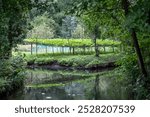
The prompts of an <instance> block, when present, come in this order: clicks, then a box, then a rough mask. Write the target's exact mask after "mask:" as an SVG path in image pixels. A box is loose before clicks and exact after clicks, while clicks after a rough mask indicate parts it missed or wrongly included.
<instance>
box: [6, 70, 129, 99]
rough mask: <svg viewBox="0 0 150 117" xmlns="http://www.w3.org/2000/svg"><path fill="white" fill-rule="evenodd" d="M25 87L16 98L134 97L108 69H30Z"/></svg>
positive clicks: (11, 97) (13, 97)
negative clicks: (102, 70)
mask: <svg viewBox="0 0 150 117" xmlns="http://www.w3.org/2000/svg"><path fill="white" fill-rule="evenodd" d="M27 77H28V78H27V79H26V81H25V86H24V87H23V88H22V89H20V90H18V91H17V92H16V93H15V94H13V95H12V96H10V97H8V99H12V100H85V99H86V100H101V99H102V100H110V99H117V100H121V99H130V98H129V96H128V92H127V91H126V88H125V87H124V86H122V84H120V83H117V80H116V79H117V78H116V77H115V76H114V77H109V75H107V72H105V73H103V72H97V73H89V72H79V71H72V72H71V71H48V70H28V71H27Z"/></svg>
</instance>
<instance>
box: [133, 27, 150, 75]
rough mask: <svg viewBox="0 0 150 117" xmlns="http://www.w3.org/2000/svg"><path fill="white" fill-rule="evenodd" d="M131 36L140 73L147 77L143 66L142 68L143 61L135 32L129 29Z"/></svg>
mask: <svg viewBox="0 0 150 117" xmlns="http://www.w3.org/2000/svg"><path fill="white" fill-rule="evenodd" d="M131 36H132V40H133V43H134V47H135V50H136V54H137V56H138V62H139V66H140V69H141V72H142V74H143V75H144V76H145V77H147V71H146V69H145V66H144V61H143V57H142V53H141V49H140V47H139V43H138V39H137V35H136V32H135V30H134V29H131Z"/></svg>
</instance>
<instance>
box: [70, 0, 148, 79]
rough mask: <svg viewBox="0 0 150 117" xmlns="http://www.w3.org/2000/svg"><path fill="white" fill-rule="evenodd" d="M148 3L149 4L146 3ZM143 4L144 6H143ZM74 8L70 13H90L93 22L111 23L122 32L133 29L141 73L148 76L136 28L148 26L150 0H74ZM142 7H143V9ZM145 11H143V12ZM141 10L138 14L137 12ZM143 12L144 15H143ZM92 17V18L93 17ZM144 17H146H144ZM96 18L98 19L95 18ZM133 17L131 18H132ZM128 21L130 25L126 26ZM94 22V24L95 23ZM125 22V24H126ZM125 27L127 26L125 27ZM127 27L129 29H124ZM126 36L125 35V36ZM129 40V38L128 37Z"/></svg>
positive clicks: (104, 24) (81, 14)
mask: <svg viewBox="0 0 150 117" xmlns="http://www.w3.org/2000/svg"><path fill="white" fill-rule="evenodd" d="M146 4H148V5H146ZM141 5H142V6H141ZM72 6H73V7H72V8H71V7H68V8H71V9H70V10H69V11H70V13H75V14H76V15H80V16H81V17H82V16H83V15H85V14H86V15H88V16H91V17H93V18H92V20H91V21H92V22H94V21H95V23H96V22H99V23H100V26H106V25H109V26H111V28H112V27H116V28H118V29H120V32H122V31H123V32H126V31H128V30H130V31H131V37H132V40H133V45H134V48H135V50H136V54H137V57H138V61H139V66H140V69H141V73H142V74H143V75H144V76H145V77H146V76H147V72H146V70H145V66H144V62H143V61H144V60H143V57H142V54H141V50H140V47H139V44H138V39H137V34H136V30H139V29H142V30H144V28H148V27H149V26H148V23H146V22H149V19H150V18H149V17H150V16H149V11H150V10H149V7H148V6H150V5H149V2H148V0H145V1H144V0H132V1H129V0H121V1H118V0H83V1H80V0H76V1H72ZM141 7H142V8H143V9H141ZM142 11H143V12H142ZM137 12H139V13H138V14H137V15H136V13H137ZM141 14H142V15H141ZM91 17H90V18H91ZM143 17H144V18H143ZM140 18H142V19H143V20H142V21H141V23H142V24H144V25H146V26H144V27H143V28H142V27H141V26H140V24H138V23H137V21H140ZM93 19H96V20H97V21H96V20H93ZM130 19H131V20H130ZM135 19H136V20H137V21H136V20H135ZM126 22H130V23H127V24H129V25H130V26H129V27H127V26H126ZM95 23H93V24H95ZM124 24H125V25H124ZM124 27H125V28H124ZM124 29H127V30H124ZM124 38H125V37H124ZM126 40H127V39H126Z"/></svg>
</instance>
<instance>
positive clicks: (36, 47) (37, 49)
mask: <svg viewBox="0 0 150 117" xmlns="http://www.w3.org/2000/svg"><path fill="white" fill-rule="evenodd" d="M37 53H38V45H37V43H36V54H37Z"/></svg>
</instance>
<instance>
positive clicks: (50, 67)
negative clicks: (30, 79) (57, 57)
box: [27, 62, 117, 71]
mask: <svg viewBox="0 0 150 117" xmlns="http://www.w3.org/2000/svg"><path fill="white" fill-rule="evenodd" d="M115 67H117V65H116V64H115V62H108V63H102V64H99V65H93V66H90V67H85V66H79V67H75V66H65V65H60V64H58V63H57V62H56V63H53V64H40V65H39V64H29V63H27V68H31V69H33V68H42V69H48V70H90V71H97V70H98V71H101V70H102V71H103V70H107V69H113V68H115Z"/></svg>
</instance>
